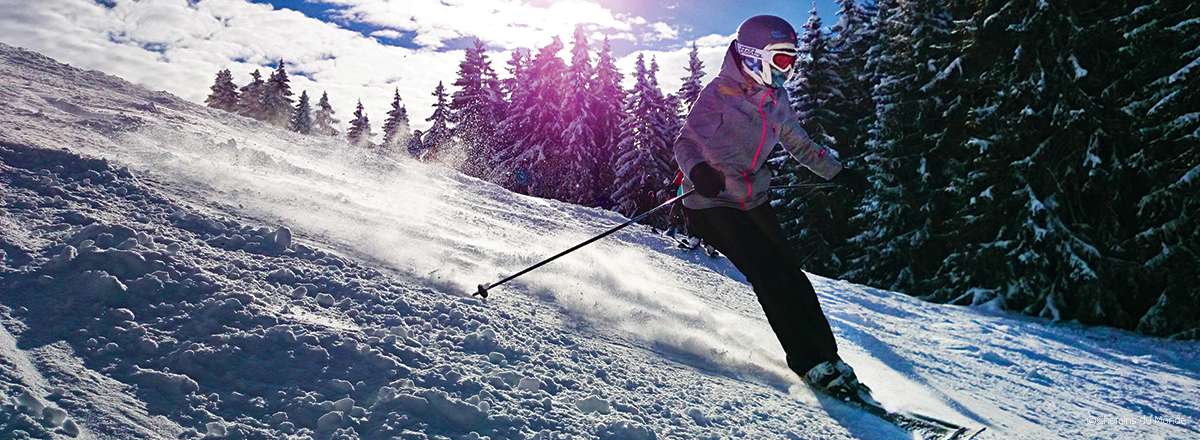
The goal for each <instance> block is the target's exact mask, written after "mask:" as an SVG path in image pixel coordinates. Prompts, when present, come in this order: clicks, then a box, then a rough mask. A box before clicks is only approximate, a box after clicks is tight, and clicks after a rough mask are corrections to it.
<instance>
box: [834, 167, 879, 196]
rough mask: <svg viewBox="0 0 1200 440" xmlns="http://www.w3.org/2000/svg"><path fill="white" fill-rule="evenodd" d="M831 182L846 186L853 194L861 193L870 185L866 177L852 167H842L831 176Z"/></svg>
mask: <svg viewBox="0 0 1200 440" xmlns="http://www.w3.org/2000/svg"><path fill="white" fill-rule="evenodd" d="M833 183H836V184H838V185H841V186H844V187H846V189H848V190H850V192H851V193H854V194H862V193H864V192H866V191H867V188H869V187H870V186H871V183H870V182H867V178H866V177H863V175H862V174H861V173H859V172H858V170H856V169H854V168H842V171H841V172H839V173H837V175H836V176H833Z"/></svg>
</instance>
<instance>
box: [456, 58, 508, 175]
mask: <svg viewBox="0 0 1200 440" xmlns="http://www.w3.org/2000/svg"><path fill="white" fill-rule="evenodd" d="M486 52H487V48H486V47H485V46H484V45H483V42H482V41H480V40H478V39H476V40H475V45H474V46H472V47H470V48H468V49H467V51H466V57H465V58H464V59H463V61H462V63H459V65H458V78H457V79H456V80H455V81H454V85H455V86H456V87H458V89H457V90H455V92H454V94H453V95H451V97H450V122H452V123H453V124H454V135H455V137H456V138H457V139H458V141H459V142H460V143H461V145H462V147H463V153H464V154H463V156H464V157H463V161H462V165H461V166H460V170H461V171H462V172H463V173H466V174H467V175H470V176H475V177H481V178H482V177H486V176H487V175H488V173H489V171H490V170H491V169H492V167H493V165H494V160H493V156H495V154H496V147H497V146H498V142H497V139H496V125H497V124H498V123H499V120H500V119H502V117H501V116H502V114H503V111H504V105H505V104H504V97H503V91H502V90H501V86H500V81H499V79H497V76H496V71H495V70H492V66H491V63H490V62H489V61H488V58H487V53H486Z"/></svg>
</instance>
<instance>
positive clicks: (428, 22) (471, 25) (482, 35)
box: [320, 0, 674, 49]
mask: <svg viewBox="0 0 1200 440" xmlns="http://www.w3.org/2000/svg"><path fill="white" fill-rule="evenodd" d="M320 2H321V3H326V4H330V5H334V6H335V7H336V11H337V12H336V15H337V16H338V17H339V18H340V19H342V20H346V21H349V22H354V23H362V24H368V25H372V26H378V27H382V28H387V29H392V30H396V31H400V32H411V33H413V34H415V35H414V37H413V42H414V43H416V44H419V45H421V46H423V47H427V48H432V49H440V48H443V47H445V46H446V44H447V43H448V42H450V41H452V40H455V39H460V38H479V39H481V40H483V41H486V42H488V43H489V45H491V46H492V47H500V48H505V49H512V48H517V47H539V46H543V45H545V44H546V43H547V42H549V41H550V39H551V38H553V37H554V36H566V35H570V34H571V33H572V32H573V31H574V29H575V26H576V25H584V26H585V27H586V28H588V29H589V30H592V31H603V32H604V33H606V34H609V35H611V37H610V38H613V39H618V38H620V39H625V38H629V37H630V36H631V34H630V32H631V31H634V29H633V25H638V24H645V22H646V20H645V19H644V18H641V17H636V16H627V15H625V14H621V13H618V12H614V11H612V10H610V9H608V8H606V7H604V6H601V5H599V4H597V3H595V2H592V1H588V0H560V1H556V2H553V3H550V4H549V5H546V6H538V5H534V4H531V3H528V2H526V1H522V0H404V1H389V0H320ZM664 24H665V23H664ZM667 28H669V26H667ZM639 30H641V29H639ZM645 31H646V32H649V33H650V34H651V35H655V36H657V35H661V34H662V30H661V29H645ZM670 38H674V36H672V37H670Z"/></svg>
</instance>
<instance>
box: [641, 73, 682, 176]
mask: <svg viewBox="0 0 1200 440" xmlns="http://www.w3.org/2000/svg"><path fill="white" fill-rule="evenodd" d="M658 71H659V67H658V59H657V57H651V58H650V71H649V72H648V73H647V76H646V79H647V81H648V82H649V84H650V89H651V91H652V93H651V96H652V97H653V100H654V101H653V102H654V106H653V109H654V115H653V121H654V122H653V123H654V128H655V134H656V135H657V136H659V137H660V138H662V143H663V145H666V146H667V148H663V149H657V150H654V151H655V153H656V154H658V155H659V159H660V160H661V161H663V162H664V163H667V164H672V166H671V169H669V170H667V172H668V173H669V174H670V175H671V176H672V177H673V176H674V175H675V171H674V170H675V167H674V166H673V164H674V163H675V152H674V150H673V149H672V146H673V145H674V144H675V138H676V137H678V136H679V131H680V130H681V129H683V118H682V117H681V116H680V109H679V108H680V101H679V97H677V96H675V95H666V96H664V95H663V93H662V86H660V85H659V83H658ZM662 189H663V192H662V193H661V194H659V197H660V198H669V197H671V196H673V195H674V194H673V193H674V192H675V188H670V187H668V186H664V187H663V188H662Z"/></svg>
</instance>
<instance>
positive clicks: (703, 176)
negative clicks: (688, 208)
mask: <svg viewBox="0 0 1200 440" xmlns="http://www.w3.org/2000/svg"><path fill="white" fill-rule="evenodd" d="M688 178H690V179H691V180H692V184H693V185H695V186H696V192H698V193H700V195H702V196H704V197H716V196H717V194H720V193H721V191H724V190H725V174H723V173H721V172H720V171H718V170H717V169H716V168H713V167H712V165H709V164H708V162H700V163H698V164H696V166H694V167H692V171H691V172H689V173H688Z"/></svg>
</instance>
